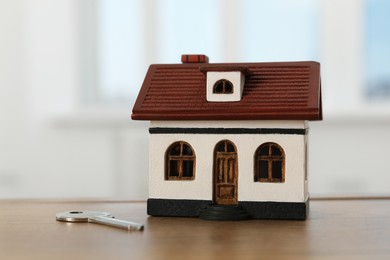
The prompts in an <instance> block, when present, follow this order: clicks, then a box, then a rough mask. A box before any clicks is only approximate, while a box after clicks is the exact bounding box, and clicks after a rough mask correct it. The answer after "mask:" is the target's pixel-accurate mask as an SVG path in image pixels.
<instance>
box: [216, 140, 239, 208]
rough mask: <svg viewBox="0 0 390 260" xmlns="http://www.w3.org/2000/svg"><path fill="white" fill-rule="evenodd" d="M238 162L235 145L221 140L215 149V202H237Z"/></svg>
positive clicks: (227, 203) (229, 203)
mask: <svg viewBox="0 0 390 260" xmlns="http://www.w3.org/2000/svg"><path fill="white" fill-rule="evenodd" d="M237 177H238V162H237V150H236V147H235V145H234V144H233V143H232V142H230V141H228V140H223V141H220V142H219V143H218V144H217V145H216V146H215V150H214V203H215V204H221V205H234V204H237V179H238V178H237Z"/></svg>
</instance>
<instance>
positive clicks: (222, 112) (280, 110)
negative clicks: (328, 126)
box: [132, 61, 322, 120]
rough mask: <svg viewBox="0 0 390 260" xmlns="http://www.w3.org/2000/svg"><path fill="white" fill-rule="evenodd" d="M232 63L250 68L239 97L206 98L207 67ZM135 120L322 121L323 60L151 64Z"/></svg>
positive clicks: (133, 116)
mask: <svg viewBox="0 0 390 260" xmlns="http://www.w3.org/2000/svg"><path fill="white" fill-rule="evenodd" d="M229 66H230V67H237V66H239V67H241V68H242V67H244V68H246V69H247V76H246V79H245V85H244V91H243V94H242V99H241V101H239V102H207V100H206V74H205V73H203V72H204V70H213V69H217V68H221V67H225V68H226V67H229ZM202 71H203V72H202ZM132 118H133V119H135V120H264V119H267V120H268V119H271V120H272V119H279V120H285V119H291V120H297V119H299V120H301V119H302V120H321V119H322V106H321V83H320V64H319V63H317V62H312V61H308V62H274V63H230V64H226V63H225V64H204V63H202V64H201V63H191V64H157V65H151V66H150V68H149V70H148V72H147V75H146V77H145V81H144V83H143V85H142V87H141V90H140V93H139V95H138V98H137V100H136V103H135V105H134V108H133V113H132Z"/></svg>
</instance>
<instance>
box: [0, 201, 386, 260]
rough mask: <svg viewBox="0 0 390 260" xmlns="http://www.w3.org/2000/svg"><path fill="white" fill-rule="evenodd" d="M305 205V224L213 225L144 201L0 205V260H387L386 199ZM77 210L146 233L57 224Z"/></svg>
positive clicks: (104, 227) (4, 202) (3, 202)
mask: <svg viewBox="0 0 390 260" xmlns="http://www.w3.org/2000/svg"><path fill="white" fill-rule="evenodd" d="M310 206H311V208H310V216H309V219H308V220H307V221H273V220H250V221H241V222H212V221H205V220H200V219H196V218H157V217H148V216H147V215H146V213H145V211H146V205H145V203H143V202H124V201H121V202H115V201H112V202H111V201H110V202H79V201H76V202H75V201H73V202H62V201H0V259H53V260H54V259H180V260H186V259H268V258H271V257H272V259H390V199H363V200H358V199H356V200H351V199H349V200H345V199H344V200H312V201H311V205H310ZM75 209H79V210H80V209H82V210H104V211H109V212H111V213H112V214H113V215H115V216H116V217H117V218H122V219H129V220H133V221H137V222H142V223H144V224H145V230H144V231H143V232H139V231H136V232H128V231H124V230H120V229H115V228H111V227H106V226H101V225H97V224H88V223H64V222H58V221H56V220H55V214H56V213H58V212H62V211H66V210H75Z"/></svg>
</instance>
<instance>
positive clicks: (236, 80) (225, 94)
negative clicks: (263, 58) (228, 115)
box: [199, 66, 250, 102]
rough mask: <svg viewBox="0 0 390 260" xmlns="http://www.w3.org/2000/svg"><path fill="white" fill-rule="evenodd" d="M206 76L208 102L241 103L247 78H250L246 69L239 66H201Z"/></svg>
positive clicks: (200, 68)
mask: <svg viewBox="0 0 390 260" xmlns="http://www.w3.org/2000/svg"><path fill="white" fill-rule="evenodd" d="M199 70H200V71H201V72H203V73H204V74H205V75H206V100H207V102H239V101H241V97H242V92H243V91H244V84H245V77H248V76H249V74H250V73H249V70H248V68H246V67H239V66H221V67H219V66H200V67H199Z"/></svg>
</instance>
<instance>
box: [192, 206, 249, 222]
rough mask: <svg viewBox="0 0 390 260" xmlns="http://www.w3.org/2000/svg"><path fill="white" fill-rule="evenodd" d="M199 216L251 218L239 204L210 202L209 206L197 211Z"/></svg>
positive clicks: (210, 217) (222, 218)
mask: <svg viewBox="0 0 390 260" xmlns="http://www.w3.org/2000/svg"><path fill="white" fill-rule="evenodd" d="M199 218H201V219H205V220H217V221H224V220H247V219H251V218H252V216H251V215H250V214H249V213H248V212H246V211H245V210H244V209H243V208H242V207H241V206H240V205H234V206H232V205H215V204H210V205H209V206H207V207H205V208H204V209H202V210H201V211H200V213H199Z"/></svg>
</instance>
